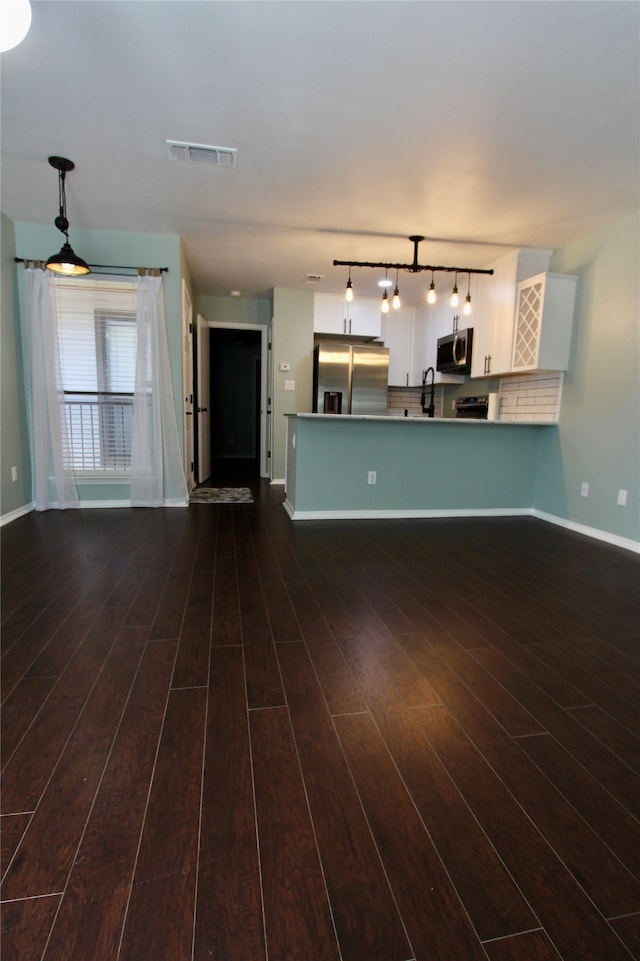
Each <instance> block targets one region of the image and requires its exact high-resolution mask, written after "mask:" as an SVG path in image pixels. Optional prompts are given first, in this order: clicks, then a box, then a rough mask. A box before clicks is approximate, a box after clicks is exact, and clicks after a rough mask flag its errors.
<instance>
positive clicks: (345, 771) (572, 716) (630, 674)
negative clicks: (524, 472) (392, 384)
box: [2, 481, 640, 961]
mask: <svg viewBox="0 0 640 961" xmlns="http://www.w3.org/2000/svg"><path fill="white" fill-rule="evenodd" d="M250 486H251V489H252V491H253V495H254V499H255V503H253V504H251V505H247V506H245V505H191V506H190V507H189V508H188V509H186V510H181V509H174V510H143V509H138V510H126V509H123V510H120V511H117V510H94V511H86V510H79V511H67V512H64V513H63V512H54V511H52V512H49V513H46V514H35V513H32V514H29V515H27V516H25V517H22V518H20V519H18V520H16V521H15V522H13V523H12V524H10V525H8V526H7V527H5V528H4V529H3V532H2V572H3V593H2V612H3V631H2V644H3V648H2V650H3V659H2V696H3V719H2V758H3V765H4V774H3V792H2V795H3V819H2V828H3V831H2V859H3V871H4V872H5V876H4V884H3V901H4V903H3V916H2V957H3V961H62V959H64V961H89V959H90V961H191V959H194V961H205V959H215V961H408V959H416V961H481V959H484V961H534V959H535V961H559V959H561V961H604V959H606V961H618V959H620V961H623V959H626V961H628V959H630V958H634V957H635V958H638V957H640V953H639V952H640V824H639V822H638V820H637V817H638V812H639V811H640V803H639V799H640V791H639V788H640V775H639V773H638V769H639V760H640V624H639V619H638V613H639V592H638V583H639V577H638V575H639V573H640V558H639V557H638V556H637V555H634V554H632V553H630V552H626V551H623V550H621V549H618V548H615V547H611V546H608V545H606V544H603V543H600V542H598V541H595V540H590V539H588V538H584V537H580V536H579V535H576V534H573V533H570V532H568V531H564V530H561V529H559V528H555V527H553V526H551V525H546V524H544V523H542V522H540V521H536V520H534V519H532V518H490V519H474V518H452V519H442V520H440V519H430V520H417V521H416V520H406V521H405V520H389V521H338V522H300V523H298V524H293V523H292V522H291V521H290V520H289V519H288V517H287V515H286V513H285V511H284V510H283V507H282V500H283V492H282V488H281V487H270V486H269V484H268V483H267V482H265V481H257V482H256V481H254V482H253V483H252V484H251V485H250Z"/></svg>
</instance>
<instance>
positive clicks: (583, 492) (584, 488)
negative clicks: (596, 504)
mask: <svg viewBox="0 0 640 961" xmlns="http://www.w3.org/2000/svg"><path fill="white" fill-rule="evenodd" d="M580 496H581V497H588V496H589V485H588V484H587V482H586V481H583V482H582V484H581V486H580Z"/></svg>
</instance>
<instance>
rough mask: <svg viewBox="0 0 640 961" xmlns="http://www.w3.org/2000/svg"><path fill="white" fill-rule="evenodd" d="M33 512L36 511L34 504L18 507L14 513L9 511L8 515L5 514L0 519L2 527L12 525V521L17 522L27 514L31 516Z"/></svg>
mask: <svg viewBox="0 0 640 961" xmlns="http://www.w3.org/2000/svg"><path fill="white" fill-rule="evenodd" d="M32 510H34V507H33V504H23V505H22V507H16V509H15V510H14V511H9V513H8V514H3V515H2V516H1V517H0V527H4V525H5V524H10V523H11V521H15V520H17V519H18V518H19V517H24V515H25V514H30V513H31V511H32Z"/></svg>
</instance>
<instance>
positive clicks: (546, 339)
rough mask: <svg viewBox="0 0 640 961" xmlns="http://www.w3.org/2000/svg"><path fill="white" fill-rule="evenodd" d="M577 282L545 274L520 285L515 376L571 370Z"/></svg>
mask: <svg viewBox="0 0 640 961" xmlns="http://www.w3.org/2000/svg"><path fill="white" fill-rule="evenodd" d="M577 280H578V278H577V277H573V276H570V275H569V274H549V273H542V274H538V276H536V277H529V278H528V280H524V281H523V282H522V283H520V284H518V287H517V294H516V316H515V329H514V341H513V358H512V362H511V370H512V371H513V372H516V371H517V372H520V371H531V370H567V369H568V367H569V352H570V349H571V327H572V323H573V307H574V302H575V294H576V283H577Z"/></svg>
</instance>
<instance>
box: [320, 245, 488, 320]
mask: <svg viewBox="0 0 640 961" xmlns="http://www.w3.org/2000/svg"><path fill="white" fill-rule="evenodd" d="M424 239H425V238H424V237H423V236H422V235H420V234H412V236H411V237H409V240H410V241H411V243H412V244H413V260H412V261H411V263H410V264H396V263H390V262H384V261H382V262H379V261H376V262H374V261H370V260H334V261H333V266H334V267H348V268H349V279H348V281H347V300H353V297H354V291H353V284H352V283H351V268H352V267H373V268H375V269H376V270H378V269H379V268H381V267H384V278H385V279H384V280H379V281H378V286H379V287H391V286H393V284H392V281H390V280H389V279H388V278H387V271H388V270H395V272H396V286H395V290H394V292H393V306H394V307H395V308H396V309H398V308H399V307H400V290H399V288H398V271H400V270H406V271H407V272H408V273H410V274H419V273H421V271H423V270H430V271H431V283H430V285H429V292H428V294H427V303H428V304H435V302H436V300H437V297H436V286H435V283H434V280H433V275H434V274H435V273H436V271H438V272H440V271H442V272H445V273H449V274H455V279H454V284H453V291H452V293H451V301H450V303H451V306H452V307H455V306H457V304H458V274H468V276H469V286H468V287H467V297H466V300H465V307H464V312H465V314H469V313H471V289H470V284H471V274H493V268H481V267H446V266H444V265H440V266H434V265H432V264H420V263H418V245H419V244H420V242H421V241H423V240H424ZM388 310H389V297H388V295H387V292H386V290H385V292H384V294H383V297H382V313H383V314H386V313H387V312H388Z"/></svg>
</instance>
